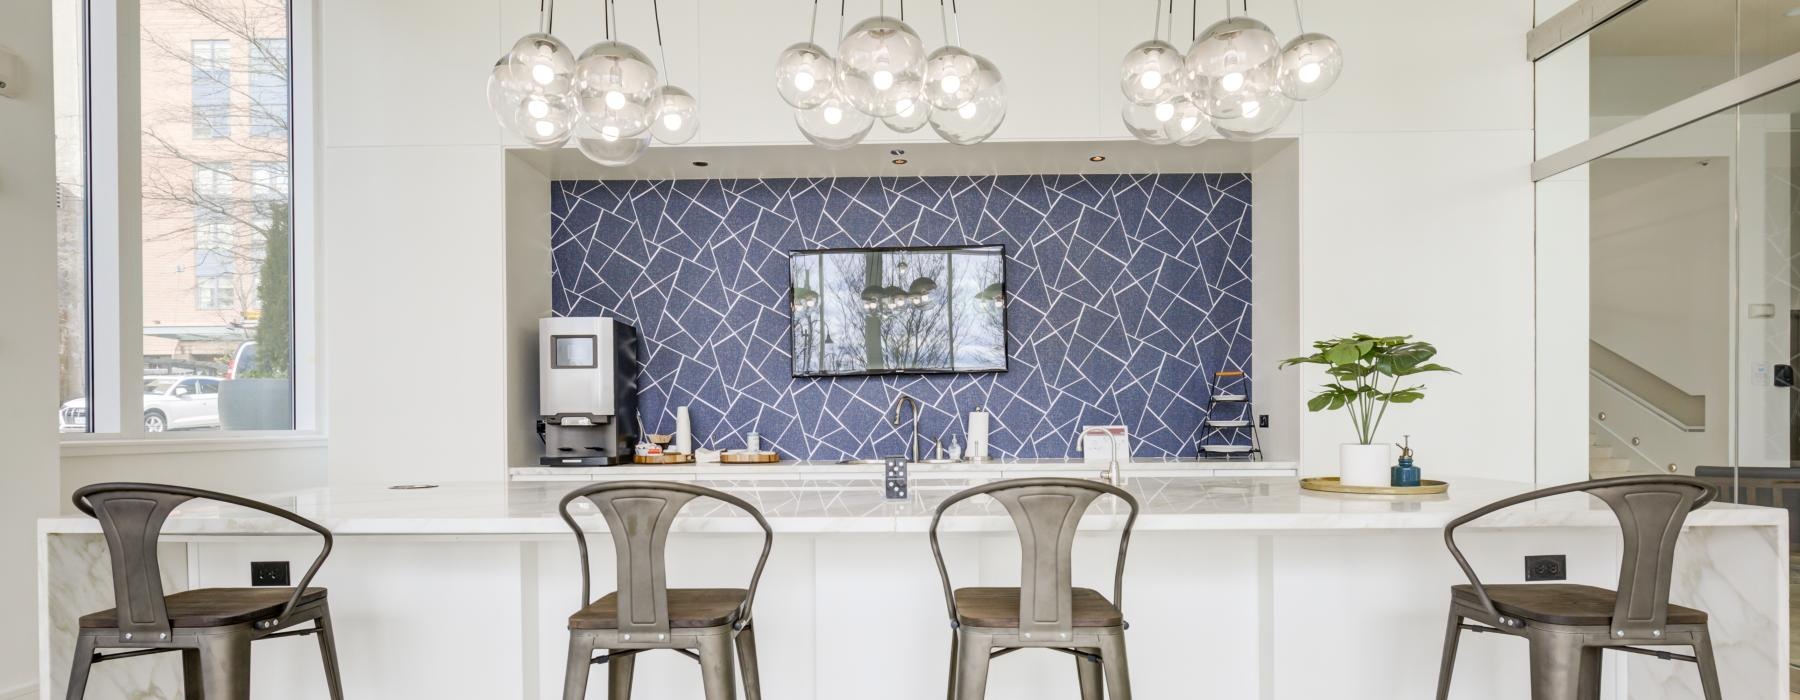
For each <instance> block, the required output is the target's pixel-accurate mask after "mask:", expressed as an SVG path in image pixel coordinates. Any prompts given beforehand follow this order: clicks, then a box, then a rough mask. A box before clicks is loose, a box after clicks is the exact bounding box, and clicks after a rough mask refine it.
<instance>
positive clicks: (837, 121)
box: [794, 93, 875, 151]
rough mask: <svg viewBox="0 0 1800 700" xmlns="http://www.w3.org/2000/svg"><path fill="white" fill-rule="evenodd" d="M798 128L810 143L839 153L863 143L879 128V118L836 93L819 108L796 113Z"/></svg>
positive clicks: (795, 118) (795, 122) (795, 121)
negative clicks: (877, 121)
mask: <svg viewBox="0 0 1800 700" xmlns="http://www.w3.org/2000/svg"><path fill="white" fill-rule="evenodd" d="M794 124H795V125H796V126H798V127H800V133H801V134H803V135H805V136H806V140H808V141H811V142H813V144H814V145H816V146H819V147H821V148H827V149H830V150H834V151H836V150H841V149H845V148H849V147H851V146H854V145H856V144H858V143H861V142H862V140H863V137H864V136H868V135H869V130H870V129H872V128H874V127H875V118H874V117H871V116H869V115H867V114H864V113H863V112H862V111H860V110H858V109H857V108H855V107H853V106H851V105H850V102H849V101H847V100H845V99H844V96H843V95H839V94H835V93H833V94H832V95H830V96H829V97H827V98H826V99H825V101H824V102H822V103H820V104H819V106H817V107H813V108H812V109H802V110H797V111H795V112H794Z"/></svg>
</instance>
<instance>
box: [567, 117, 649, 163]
mask: <svg viewBox="0 0 1800 700" xmlns="http://www.w3.org/2000/svg"><path fill="white" fill-rule="evenodd" d="M575 147H576V148H577V149H580V151H581V155H584V156H587V157H588V160H591V161H594V162H595V163H599V164H601V165H604V166H606V167H609V168H621V167H624V166H627V165H631V164H632V163H635V162H637V159H638V158H641V157H643V155H644V151H646V150H649V148H650V132H649V131H648V130H645V131H644V132H643V133H640V134H638V135H637V136H607V135H605V134H599V133H595V132H594V130H593V127H592V126H589V125H586V124H583V125H581V126H580V127H577V129H576V138H575Z"/></svg>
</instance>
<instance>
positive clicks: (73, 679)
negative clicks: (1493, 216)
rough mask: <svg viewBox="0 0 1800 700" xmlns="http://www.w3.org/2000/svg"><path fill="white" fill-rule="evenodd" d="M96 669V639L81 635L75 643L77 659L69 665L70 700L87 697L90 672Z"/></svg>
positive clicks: (79, 699)
mask: <svg viewBox="0 0 1800 700" xmlns="http://www.w3.org/2000/svg"><path fill="white" fill-rule="evenodd" d="M93 668H94V638H93V637H90V636H88V635H85V634H84V635H81V637H80V638H79V639H77V640H76V641H75V658H74V659H73V663H71V664H69V700H81V699H82V697H84V696H86V695H87V682H88V672H89V671H91V670H93Z"/></svg>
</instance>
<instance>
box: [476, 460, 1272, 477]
mask: <svg viewBox="0 0 1800 700" xmlns="http://www.w3.org/2000/svg"><path fill="white" fill-rule="evenodd" d="M1105 466H1106V465H1104V464H1096V463H1089V462H1083V461H1081V460H1079V459H996V460H988V461H982V462H957V463H953V464H927V463H917V464H913V465H911V466H910V467H909V468H908V471H909V473H910V474H911V475H912V476H914V477H927V476H931V475H934V474H944V475H957V476H964V475H969V476H974V475H1012V476H1022V475H1028V474H1036V473H1052V474H1062V473H1069V472H1086V471H1093V470H1100V469H1104V468H1105ZM1120 466H1121V468H1122V469H1124V470H1125V471H1126V472H1127V473H1129V474H1132V475H1138V476H1182V475H1187V474H1193V473H1196V472H1202V473H1210V472H1216V471H1230V472H1263V471H1268V472H1276V473H1282V472H1294V471H1295V470H1297V469H1298V468H1299V465H1298V464H1297V463H1295V462H1286V461H1281V462H1248V461H1242V460H1237V461H1228V460H1194V459H1141V460H1133V461H1130V462H1126V463H1124V464H1122V465H1120ZM508 471H509V473H510V474H511V475H512V478H513V480H515V481H565V480H567V481H593V480H597V479H622V478H644V477H657V478H664V479H668V478H693V479H704V478H707V477H720V476H724V477H730V478H733V479H757V478H793V477H799V476H812V477H818V476H821V475H825V476H830V475H842V476H844V477H846V478H850V477H879V476H881V472H882V465H879V464H843V463H840V462H838V461H812V460H788V461H781V462H775V463H772V464H718V463H709V464H621V465H618V466H612V467H544V466H534V467H512V468H510V469H509V470H508Z"/></svg>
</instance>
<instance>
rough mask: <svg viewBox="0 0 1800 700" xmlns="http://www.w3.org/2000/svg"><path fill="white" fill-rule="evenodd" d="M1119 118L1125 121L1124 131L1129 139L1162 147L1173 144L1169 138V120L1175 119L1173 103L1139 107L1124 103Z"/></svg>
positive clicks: (1172, 140) (1171, 101)
mask: <svg viewBox="0 0 1800 700" xmlns="http://www.w3.org/2000/svg"><path fill="white" fill-rule="evenodd" d="M1119 116H1120V117H1121V118H1122V119H1123V120H1124V121H1125V131H1127V132H1129V133H1130V134H1131V137H1132V138H1134V139H1137V140H1139V141H1142V142H1144V143H1147V144H1150V145H1152V146H1163V145H1167V144H1171V143H1174V142H1175V141H1174V139H1171V138H1169V131H1168V125H1169V120H1171V119H1174V118H1175V102H1174V101H1173V100H1170V101H1168V102H1159V103H1157V104H1153V105H1140V104H1135V103H1132V102H1126V103H1125V107H1124V109H1122V110H1120V114H1119Z"/></svg>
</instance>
